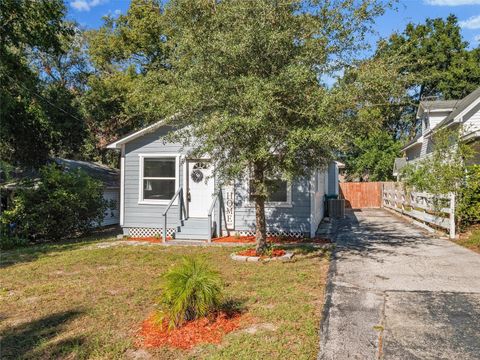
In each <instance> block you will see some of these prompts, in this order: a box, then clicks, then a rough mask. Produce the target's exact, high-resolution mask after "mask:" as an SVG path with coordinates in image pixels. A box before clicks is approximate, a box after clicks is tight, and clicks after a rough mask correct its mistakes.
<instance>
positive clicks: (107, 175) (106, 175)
mask: <svg viewBox="0 0 480 360" xmlns="http://www.w3.org/2000/svg"><path fill="white" fill-rule="evenodd" d="M55 162H56V163H57V164H59V165H60V166H62V167H63V168H64V169H65V171H70V170H77V169H81V170H83V171H84V172H85V173H87V175H89V176H91V177H92V178H94V179H96V180H100V181H101V182H102V184H103V198H104V199H105V200H107V209H106V210H105V213H104V218H103V221H102V222H101V223H100V226H109V225H116V224H118V223H120V172H119V171H118V170H117V169H113V168H111V167H108V166H105V165H102V164H98V163H94V162H90V161H81V160H69V159H61V158H55Z"/></svg>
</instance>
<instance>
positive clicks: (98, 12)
mask: <svg viewBox="0 0 480 360" xmlns="http://www.w3.org/2000/svg"><path fill="white" fill-rule="evenodd" d="M129 3H130V1H129V0H67V4H68V17H69V18H70V19H74V20H76V21H77V22H78V23H79V24H80V25H81V26H82V27H84V28H90V29H92V28H98V27H99V26H100V25H101V24H102V17H103V16H105V15H111V16H116V15H117V14H119V13H125V12H126V10H127V9H128V4H129ZM396 7H397V10H396V11H394V10H389V11H388V12H387V13H386V14H385V15H384V16H382V17H381V18H379V19H378V20H377V25H376V30H377V32H378V35H376V36H375V37H373V38H372V40H376V38H377V37H378V36H382V37H386V36H388V35H389V34H391V33H392V32H394V31H402V30H403V29H404V28H405V25H406V24H407V23H409V22H414V23H421V22H423V21H424V20H425V19H426V18H436V17H447V16H448V15H449V14H452V13H453V14H455V15H456V16H457V17H458V18H459V20H460V25H461V26H462V34H463V37H464V39H465V40H466V41H468V42H469V43H470V47H477V46H480V0H401V1H400V2H399V3H398V4H397V6H396Z"/></svg>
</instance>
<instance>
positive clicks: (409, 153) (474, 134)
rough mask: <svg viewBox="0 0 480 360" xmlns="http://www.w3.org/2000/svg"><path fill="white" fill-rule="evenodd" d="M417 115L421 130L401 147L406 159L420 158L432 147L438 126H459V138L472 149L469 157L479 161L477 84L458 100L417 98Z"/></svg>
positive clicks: (475, 161) (476, 161)
mask: <svg viewBox="0 0 480 360" xmlns="http://www.w3.org/2000/svg"><path fill="white" fill-rule="evenodd" d="M417 119H418V120H419V121H420V122H421V131H420V132H419V133H418V134H417V136H416V137H415V138H414V139H413V140H412V141H410V142H409V143H408V144H406V145H405V146H404V147H403V149H402V152H403V153H404V156H405V157H406V160H407V163H409V162H412V161H418V160H419V159H423V158H425V157H426V156H428V154H429V153H431V152H432V151H433V138H434V134H435V132H437V131H438V130H440V129H447V128H448V129H458V128H460V130H461V139H462V140H463V141H465V142H467V143H469V144H471V145H472V147H473V148H474V150H475V154H476V155H475V157H474V158H473V159H472V160H471V161H472V162H473V163H475V164H480V87H479V88H478V89H476V90H475V91H473V92H472V93H471V94H469V95H467V96H466V97H464V98H463V99H461V100H435V101H421V102H420V105H419V107H418V111H417ZM397 170H398V169H397Z"/></svg>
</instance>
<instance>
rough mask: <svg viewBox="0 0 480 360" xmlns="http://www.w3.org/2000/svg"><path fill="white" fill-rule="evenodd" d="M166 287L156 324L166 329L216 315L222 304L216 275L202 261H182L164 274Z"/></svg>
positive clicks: (196, 259) (195, 259) (188, 259)
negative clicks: (165, 321)
mask: <svg viewBox="0 0 480 360" xmlns="http://www.w3.org/2000/svg"><path fill="white" fill-rule="evenodd" d="M165 280H166V284H165V286H164V288H163V293H162V296H161V298H160V301H159V304H158V305H159V313H158V320H159V322H160V323H163V321H164V320H165V319H167V320H168V323H169V327H171V328H172V327H178V326H180V325H181V324H182V323H183V322H184V321H189V320H194V319H198V318H200V317H204V316H207V315H209V314H211V313H213V312H215V311H216V310H217V309H218V307H219V305H220V301H221V295H222V285H221V279H220V275H219V274H218V272H216V271H214V270H212V269H211V268H210V267H209V266H208V264H207V262H206V260H205V259H200V258H187V257H185V258H183V259H182V262H181V263H180V264H178V265H177V266H175V267H173V268H171V269H170V270H169V271H168V272H167V273H166V274H165Z"/></svg>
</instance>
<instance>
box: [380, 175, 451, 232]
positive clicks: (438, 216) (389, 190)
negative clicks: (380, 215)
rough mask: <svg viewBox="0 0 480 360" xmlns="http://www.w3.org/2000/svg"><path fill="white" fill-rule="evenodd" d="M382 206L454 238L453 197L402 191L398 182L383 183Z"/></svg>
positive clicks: (402, 188)
mask: <svg viewBox="0 0 480 360" xmlns="http://www.w3.org/2000/svg"><path fill="white" fill-rule="evenodd" d="M382 198H383V206H384V207H386V208H388V209H392V210H394V211H396V212H399V213H401V214H403V215H407V216H409V217H412V218H414V219H416V220H419V221H421V222H422V223H423V224H425V225H427V226H428V225H434V226H436V227H440V228H442V229H445V230H447V231H448V232H449V235H450V238H452V239H453V238H455V195H454V194H451V195H447V196H442V197H438V196H437V197H434V196H433V195H432V194H428V193H424V192H416V191H409V192H406V191H405V190H404V186H403V184H402V183H400V182H385V183H383V192H382Z"/></svg>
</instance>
